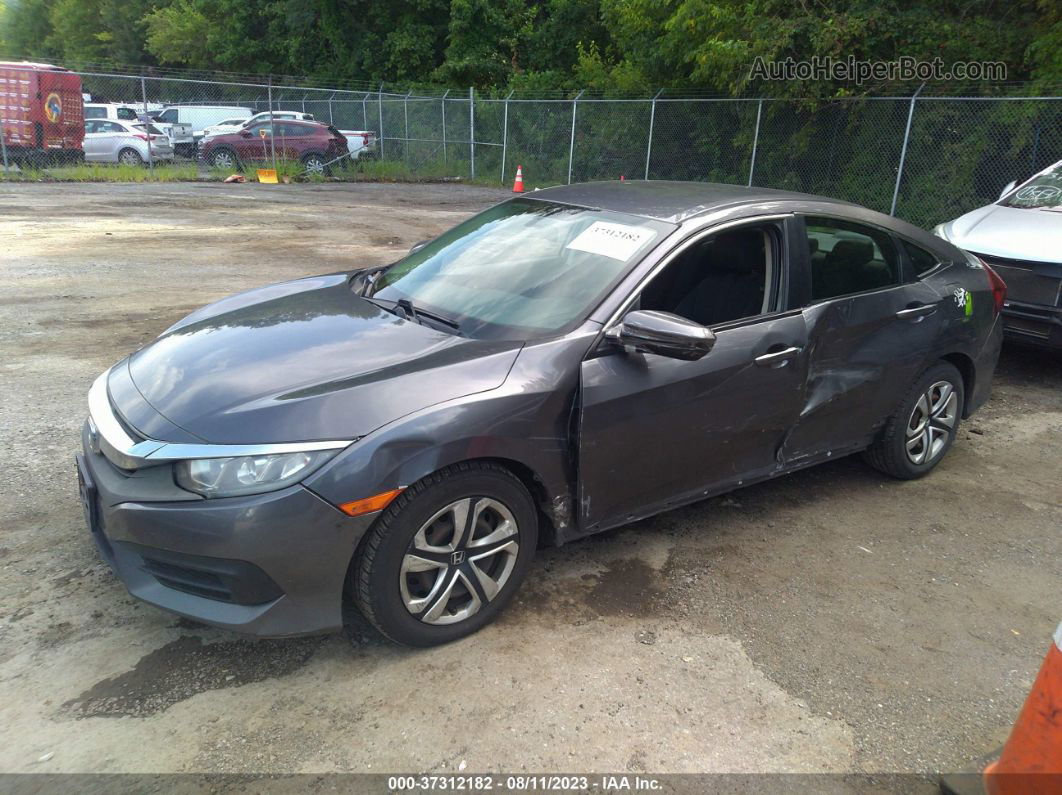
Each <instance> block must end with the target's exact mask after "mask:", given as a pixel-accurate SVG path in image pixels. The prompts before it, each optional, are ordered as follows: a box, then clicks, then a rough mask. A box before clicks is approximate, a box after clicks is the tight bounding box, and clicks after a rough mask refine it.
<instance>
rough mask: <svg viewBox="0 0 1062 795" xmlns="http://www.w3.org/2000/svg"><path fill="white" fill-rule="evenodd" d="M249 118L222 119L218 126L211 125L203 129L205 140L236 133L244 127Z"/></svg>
mask: <svg viewBox="0 0 1062 795" xmlns="http://www.w3.org/2000/svg"><path fill="white" fill-rule="evenodd" d="M248 118H249V117H247V116H233V117H232V118H229V119H222V120H221V121H219V122H218V123H217V124H211V125H210V126H209V127H204V128H203V136H202V137H203V138H212V137H214V136H215V135H224V134H225V133H231V132H236V131H237V130H238V129H240V128H241V127H243V123H244V122H245V121H247V119H248Z"/></svg>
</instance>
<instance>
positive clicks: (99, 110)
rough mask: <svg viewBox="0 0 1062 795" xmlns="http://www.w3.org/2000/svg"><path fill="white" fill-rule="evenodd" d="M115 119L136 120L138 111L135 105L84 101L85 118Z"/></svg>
mask: <svg viewBox="0 0 1062 795" xmlns="http://www.w3.org/2000/svg"><path fill="white" fill-rule="evenodd" d="M89 119H115V120H117V121H138V120H139V119H140V111H139V109H138V108H137V106H135V105H123V104H121V103H118V102H86V103H85V120H86V121H88V120H89Z"/></svg>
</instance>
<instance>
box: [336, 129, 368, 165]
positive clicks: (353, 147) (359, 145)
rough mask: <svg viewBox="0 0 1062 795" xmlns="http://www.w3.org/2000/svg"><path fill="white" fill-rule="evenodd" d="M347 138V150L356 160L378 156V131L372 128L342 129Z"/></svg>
mask: <svg viewBox="0 0 1062 795" xmlns="http://www.w3.org/2000/svg"><path fill="white" fill-rule="evenodd" d="M339 132H341V133H342V134H343V137H344V138H346V139H347V151H349V152H350V156H351V158H352V159H354V160H359V159H365V160H367V159H370V158H373V157H376V155H377V150H376V133H375V132H373V131H372V130H340V131H339Z"/></svg>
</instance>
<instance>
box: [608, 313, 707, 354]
mask: <svg viewBox="0 0 1062 795" xmlns="http://www.w3.org/2000/svg"><path fill="white" fill-rule="evenodd" d="M606 336H607V337H608V338H609V339H611V340H612V341H613V342H616V343H617V344H619V345H623V346H624V347H626V348H633V349H634V350H636V351H641V352H642V353H655V354H657V355H658V356H667V357H669V358H671V359H682V360H684V361H688V362H692V361H696V360H697V359H700V358H701V357H702V356H704V355H705V354H706V353H708V351H710V350H711V349H712V347H713V346H714V345H715V334H713V333H712V331H711V329H709V328H706V327H705V326H702V325H701V324H700V323H694V322H693V321H692V320H687V319H686V318H684V317H679V316H678V315H673V314H671V313H670V312H656V311H649V310H640V309H639V310H635V311H634V312H628V313H627V315H626V317H624V318H623V320H622V321H621V322H620V324H619V325H618V326H613V327H612V328H611V329H609V331H608V333H607V335H606Z"/></svg>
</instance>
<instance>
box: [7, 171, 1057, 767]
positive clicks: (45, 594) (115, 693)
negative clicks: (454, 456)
mask: <svg viewBox="0 0 1062 795" xmlns="http://www.w3.org/2000/svg"><path fill="white" fill-rule="evenodd" d="M505 195H506V194H504V193H503V192H499V191H494V190H489V189H480V188H470V187H466V186H457V185H446V186H442V185H437V186H393V185H392V186H388V185H371V184H358V185H322V186H294V185H293V186H277V187H265V186H258V185H207V184H194V185H36V184H26V185H3V184H0V233H2V234H0V239H2V240H3V241H4V246H3V248H2V250H0V269H2V270H0V272H2V276H3V282H2V283H3V287H2V289H0V345H2V347H3V350H4V351H5V355H4V357H3V362H2V365H0V373H2V383H3V393H2V394H3V400H2V401H0V442H2V444H3V446H4V449H6V450H7V451H8V453H7V456H6V460H5V462H4V467H3V489H2V490H0V516H2V526H0V533H2V534H0V703H3V704H4V720H3V721H2V722H0V771H3V772H13V771H22V772H74V771H92V772H127V771H132V772H192V771H219V772H239V773H281V772H304V773H305V772H330V771H357V772H380V771H388V770H396V769H401V770H405V771H433V772H456V771H457V770H468V771H484V770H494V771H555V770H567V771H621V772H622V771H632V772H637V771H652V772H657V773H661V772H716V771H732V772H781V771H786V772H807V771H836V772H851V771H872V772H889V771H892V772H922V773H931V772H933V771H945V770H956V769H959V768H962V767H964V766H965V765H966V764H967V763H968V762H969V761H970V760H973V759H975V758H977V757H979V756H981V755H982V754H984V753H986V752H989V751H991V750H992V749H993V748H995V747H997V746H998V745H999V744H1000V743H1001V742H1002V741H1003V740H1004V739H1005V737H1006V734H1007V732H1008V731H1009V728H1010V725H1011V723H1012V721H1013V718H1014V716H1015V714H1016V712H1017V710H1018V708H1019V706H1020V704H1021V702H1022V701H1023V699H1024V697H1025V695H1026V693H1027V691H1028V689H1029V687H1030V685H1031V683H1032V679H1033V677H1034V676H1035V673H1036V670H1037V669H1038V667H1039V664H1040V662H1041V661H1042V659H1043V655H1044V653H1045V651H1046V649H1047V644H1048V642H1049V638H1050V636H1051V632H1052V630H1053V629H1054V627H1055V625H1056V624H1057V622H1058V619H1059V617H1060V616H1062V589H1060V588H1059V582H1060V580H1059V575H1060V573H1062V562H1060V561H1062V556H1060V555H1059V551H1060V546H1062V542H1060V537H1062V533H1060V529H1062V504H1060V490H1059V485H1058V484H1059V483H1060V482H1062V357H1059V356H1057V355H1052V354H1047V353H1041V352H1035V351H1029V350H1024V349H1020V348H1013V347H1007V348H1006V349H1005V350H1004V354H1003V360H1002V362H1001V364H1000V368H999V372H998V374H997V380H996V385H995V392H994V396H993V398H992V401H991V402H990V403H989V404H988V405H987V406H986V407H985V408H984V409H983V410H982V411H981V412H980V413H979V414H978V415H977V416H976V417H974V418H973V420H972V421H971V422H969V423H967V424H965V425H964V426H963V430H962V432H961V434H960V438H959V440H958V442H957V444H956V445H955V447H954V448H953V450H952V451H951V453H950V454H949V456H948V458H947V459H946V460H945V461H944V463H943V464H942V465H941V466H940V467H939V468H938V469H937V471H936V472H935V473H934V474H933V475H932V476H930V477H928V478H926V479H924V480H921V481H917V482H910V483H898V482H894V481H889V480H885V479H883V478H882V477H880V476H879V475H878V474H876V473H875V472H873V471H871V470H870V469H868V468H866V467H865V466H863V465H862V464H861V463H860V461H859V460H857V459H844V460H839V461H835V462H832V463H830V464H827V465H824V466H821V467H818V468H815V469H812V470H808V471H804V472H800V473H797V474H794V475H791V476H789V477H785V478H782V479H780V480H777V481H775V482H771V483H767V484H763V485H759V486H754V487H751V488H747V489H745V490H743V491H739V492H735V493H734V494H732V495H729V496H727V497H723V498H719V499H714V500H709V501H706V502H703V503H699V504H697V505H693V506H690V507H687V508H684V509H681V510H677V511H672V512H670V513H667V514H663V515H661V516H658V517H656V518H653V519H650V520H647V521H643V522H639V523H637V524H635V525H631V526H629V527H626V528H621V529H619V530H616V531H612V532H609V533H606V534H604V535H602V536H598V537H594V538H591V539H589V540H586V541H583V542H579V543H574V544H571V545H569V546H566V547H564V548H561V549H551V550H544V551H543V552H542V553H541V554H540V555H539V557H538V560H537V563H536V565H535V567H534V569H533V572H532V574H531V577H530V579H529V582H528V583H527V585H526V586H525V588H524V589H523V591H522V593H521V594H520V595H519V597H518V599H517V600H516V601H515V603H514V604H513V606H512V607H511V608H510V609H509V611H508V612H507V614H506V615H505V616H504V617H503V618H502V619H501V620H500V621H499V622H497V623H496V624H495V625H493V626H491V627H489V628H488V629H486V630H485V631H483V632H481V633H480V634H478V635H476V636H474V637H472V638H469V639H466V640H465V641H462V642H459V643H456V644H452V645H450V646H446V647H443V648H438V649H433V650H429V651H411V650H407V649H400V648H396V647H394V646H391V645H389V644H387V643H386V642H384V641H382V640H380V639H379V638H378V637H377V636H375V634H373V633H372V632H371V631H369V630H367V629H364V628H363V627H361V628H356V629H355V631H354V632H353V633H352V635H351V637H345V636H333V637H326V638H309V639H300V640H286V641H257V642H256V641H253V640H247V639H243V638H240V637H238V636H235V635H231V634H228V633H225V632H221V631H216V630H212V629H208V628H204V627H201V626H197V625H195V624H192V623H190V622H187V621H184V620H180V619H177V618H175V617H174V616H171V615H167V614H165V613H162V612H160V611H158V610H156V609H154V608H151V607H149V606H145V605H140V604H138V603H137V602H135V601H134V600H133V599H131V598H130V597H128V595H127V594H126V593H125V591H124V589H123V588H122V587H121V585H120V584H119V583H118V582H117V581H116V580H115V578H114V577H113V576H112V575H111V574H110V572H109V570H108V569H107V568H106V567H105V566H104V565H103V564H102V563H101V562H100V561H99V560H98V559H97V557H96V554H95V551H94V549H93V547H92V544H91V542H90V539H89V538H88V535H87V532H86V530H85V528H84V526H83V523H82V518H81V510H80V507H79V505H78V501H77V490H76V483H75V477H74V470H73V453H74V451H75V449H76V447H77V444H78V439H79V436H78V431H79V427H80V424H81V421H82V419H83V417H84V414H85V392H86V390H87V389H88V386H89V384H90V383H91V381H92V379H93V377H94V376H95V375H97V374H98V373H99V372H100V371H101V370H103V369H104V368H106V367H107V366H109V365H110V364H112V363H113V362H114V361H116V360H117V359H119V358H121V357H122V356H124V355H125V354H126V353H127V352H129V351H130V350H131V349H133V348H135V347H136V346H138V345H140V344H142V343H145V342H147V341H149V340H150V339H151V338H152V337H154V336H155V335H156V334H158V333H159V331H161V330H162V329H164V328H165V327H167V326H168V325H169V324H170V323H172V322H173V321H175V320H177V319H178V318H179V317H181V316H182V315H184V314H185V313H187V312H188V311H190V310H191V309H193V308H195V307H197V306H200V305H202V304H204V303H206V302H208V301H211V300H213V299H215V298H218V297H220V296H222V295H225V294H228V293H232V292H235V291H238V290H242V289H246V288H249V287H252V286H256V285H260V284H265V283H268V282H272V281H279V280H282V279H287V278H292V277H297V276H300V275H307V274H312V273H323V272H330V271H336V270H340V269H344V268H348V267H351V266H355V265H362V264H373V263H381V262H386V261H389V260H391V259H394V258H395V257H396V256H398V255H399V254H401V253H402V252H403V251H405V250H406V249H407V248H408V247H409V246H410V245H411V244H412V243H414V242H415V241H417V240H420V239H423V238H425V237H429V236H432V235H435V234H437V233H438V232H440V231H442V230H443V229H445V228H447V227H448V226H451V225H452V224H454V223H455V222H456V221H458V220H460V219H461V218H463V217H465V216H467V215H468V214H469V213H471V212H473V211H475V210H477V209H480V208H482V207H484V206H487V205H489V204H490V203H492V202H494V201H497V200H499V199H501V198H502V197H504V196H505ZM462 765H463V767H462ZM927 781H928V779H927ZM925 786H926V787H928V784H926V785H925Z"/></svg>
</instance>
